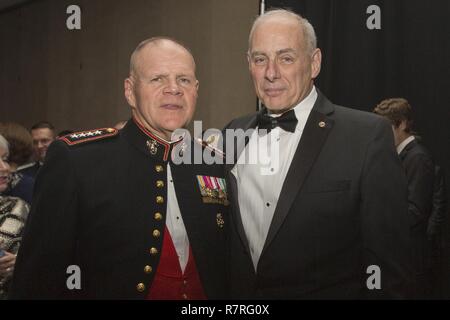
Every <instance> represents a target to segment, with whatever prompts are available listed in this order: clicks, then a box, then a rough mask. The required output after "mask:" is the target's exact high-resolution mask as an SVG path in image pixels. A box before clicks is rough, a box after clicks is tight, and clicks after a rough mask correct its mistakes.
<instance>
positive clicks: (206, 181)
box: [197, 176, 229, 206]
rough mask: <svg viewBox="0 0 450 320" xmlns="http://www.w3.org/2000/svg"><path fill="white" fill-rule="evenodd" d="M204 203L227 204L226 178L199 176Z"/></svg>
mask: <svg viewBox="0 0 450 320" xmlns="http://www.w3.org/2000/svg"><path fill="white" fill-rule="evenodd" d="M197 181H198V186H199V188H200V193H201V196H202V201H203V203H219V204H223V205H225V206H227V205H228V204H229V201H228V199H227V185H226V182H225V179H224V178H218V177H210V176H197Z"/></svg>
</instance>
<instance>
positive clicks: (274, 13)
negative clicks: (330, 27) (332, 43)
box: [248, 9, 317, 54]
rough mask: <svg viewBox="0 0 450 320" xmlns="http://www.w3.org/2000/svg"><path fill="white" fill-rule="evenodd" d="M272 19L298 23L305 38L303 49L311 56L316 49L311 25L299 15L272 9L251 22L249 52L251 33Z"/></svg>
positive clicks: (314, 33) (250, 40)
mask: <svg viewBox="0 0 450 320" xmlns="http://www.w3.org/2000/svg"><path fill="white" fill-rule="evenodd" d="M274 17H279V18H286V19H291V20H295V21H297V22H298V24H299V26H300V28H301V29H302V31H303V35H304V36H305V39H304V41H305V45H306V46H305V47H306V51H307V52H308V53H309V54H312V53H313V51H314V50H315V49H316V48H317V37H316V32H315V31H314V27H313V26H312V25H311V23H310V22H309V21H308V20H307V19H305V18H303V17H302V16H301V15H299V14H296V13H294V12H292V11H290V10H286V9H274V10H270V11H267V12H266V13H264V14H262V15H260V16H258V17H257V18H256V19H255V21H254V22H253V25H252V29H251V30H250V35H249V37H248V49H249V51H250V48H251V43H252V39H253V33H254V32H255V29H256V27H257V26H258V25H259V24H260V23H262V22H264V21H266V20H269V19H271V18H274Z"/></svg>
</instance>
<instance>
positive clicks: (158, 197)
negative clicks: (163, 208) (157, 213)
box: [156, 196, 164, 204]
mask: <svg viewBox="0 0 450 320" xmlns="http://www.w3.org/2000/svg"><path fill="white" fill-rule="evenodd" d="M156 203H157V204H162V203H164V198H163V197H161V196H157V197H156Z"/></svg>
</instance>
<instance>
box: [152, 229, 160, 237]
mask: <svg viewBox="0 0 450 320" xmlns="http://www.w3.org/2000/svg"><path fill="white" fill-rule="evenodd" d="M160 235H161V232H159V230H157V229H155V230H153V237H155V238H159V236H160Z"/></svg>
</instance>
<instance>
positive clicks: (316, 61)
mask: <svg viewBox="0 0 450 320" xmlns="http://www.w3.org/2000/svg"><path fill="white" fill-rule="evenodd" d="M321 65H322V52H321V51H320V49H319V48H317V49H316V50H314V51H313V54H312V56H311V78H312V79H315V78H317V76H318V75H319V73H320V68H321Z"/></svg>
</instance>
